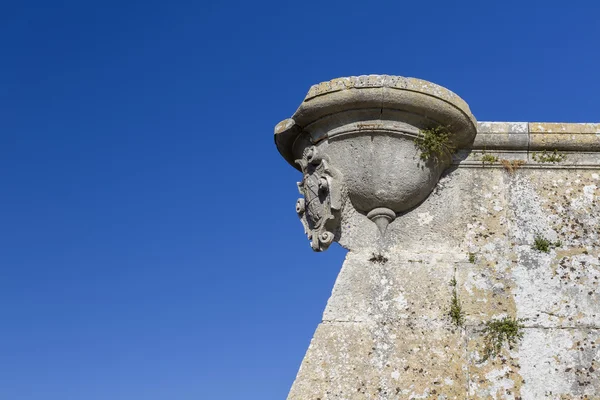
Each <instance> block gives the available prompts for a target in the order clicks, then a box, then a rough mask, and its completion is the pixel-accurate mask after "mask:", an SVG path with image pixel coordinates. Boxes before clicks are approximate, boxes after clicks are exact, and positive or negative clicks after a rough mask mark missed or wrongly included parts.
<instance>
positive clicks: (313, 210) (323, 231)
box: [296, 146, 342, 251]
mask: <svg viewBox="0 0 600 400" xmlns="http://www.w3.org/2000/svg"><path fill="white" fill-rule="evenodd" d="M296 163H297V164H298V165H299V166H300V168H301V169H302V174H303V178H302V181H301V182H298V190H299V191H300V194H302V195H303V196H304V198H300V199H298V200H297V201H296V213H298V217H300V221H302V225H304V232H305V233H306V235H307V236H308V239H309V240H310V241H311V243H310V246H311V247H312V249H313V250H315V251H323V250H326V249H327V248H328V247H329V245H330V244H331V243H333V239H334V236H335V235H334V231H335V230H336V228H337V226H338V225H339V215H340V210H341V207H342V193H341V188H340V187H339V186H340V184H339V183H340V182H341V176H340V173H339V172H337V171H335V169H334V168H331V167H330V166H329V165H328V160H327V159H326V156H322V155H320V154H319V151H318V150H317V148H316V147H314V146H311V147H308V148H306V149H305V150H304V153H303V155H302V158H301V159H299V160H296Z"/></svg>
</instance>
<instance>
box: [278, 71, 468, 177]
mask: <svg viewBox="0 0 600 400" xmlns="http://www.w3.org/2000/svg"><path fill="white" fill-rule="evenodd" d="M385 89H390V90H392V91H393V92H386V91H385ZM400 92H413V93H415V96H418V95H422V96H430V97H431V98H432V100H433V101H437V102H441V103H440V104H444V103H445V104H446V107H448V106H449V107H450V108H451V109H452V108H453V109H455V110H456V111H457V112H458V113H459V114H462V115H463V117H464V118H465V119H464V120H463V121H465V123H466V125H463V127H466V128H467V130H468V131H471V133H470V134H467V136H472V137H470V138H469V140H470V141H472V140H473V139H474V137H475V135H476V134H477V120H476V119H475V117H474V116H473V114H472V113H471V110H470V108H469V105H468V104H467V103H466V102H465V101H464V100H463V99H462V98H461V97H460V96H458V95H457V94H456V93H454V92H452V91H451V90H449V89H447V88H445V87H443V86H440V85H437V84H435V83H432V82H429V81H426V80H422V79H418V78H410V77H403V76H396V75H360V76H349V77H341V78H335V79H332V80H330V81H325V82H321V83H317V84H315V85H312V86H311V88H310V89H309V91H308V93H307V95H306V96H305V98H304V100H303V101H302V103H301V104H300V106H299V107H298V109H297V110H296V112H295V113H294V114H293V116H292V118H288V119H286V120H283V121H281V122H279V123H278V124H277V125H276V126H275V132H274V133H275V135H274V139H275V144H276V146H277V149H278V150H279V153H280V154H281V155H282V156H283V158H284V159H286V161H288V163H290V164H291V165H292V166H293V167H294V168H296V169H297V168H298V167H297V166H296V165H295V163H294V156H293V154H292V147H293V144H294V142H295V141H296V139H297V138H298V137H299V135H300V134H301V133H302V132H303V130H304V128H305V127H307V126H308V125H310V124H312V123H313V122H314V121H316V120H319V119H320V118H322V117H324V116H326V115H328V114H329V113H332V112H333V113H336V112H339V111H343V109H344V108H346V107H349V109H363V108H377V107H381V108H382V109H383V108H386V109H387V108H390V107H388V106H389V105H392V104H394V103H395V100H397V98H396V99H394V97H395V96H397V95H394V93H398V94H400ZM384 93H388V94H389V95H391V96H390V98H389V99H388V98H386V96H385V94H384ZM400 96H402V95H400ZM393 108H394V107H391V109H393ZM467 121H468V122H467Z"/></svg>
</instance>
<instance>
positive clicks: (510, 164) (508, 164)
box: [500, 159, 525, 175]
mask: <svg viewBox="0 0 600 400" xmlns="http://www.w3.org/2000/svg"><path fill="white" fill-rule="evenodd" d="M500 163H501V164H502V166H503V167H504V169H505V170H506V171H507V172H508V173H509V174H511V175H512V174H514V173H515V171H516V170H518V169H519V168H521V166H522V165H523V164H525V161H523V160H506V159H502V160H500Z"/></svg>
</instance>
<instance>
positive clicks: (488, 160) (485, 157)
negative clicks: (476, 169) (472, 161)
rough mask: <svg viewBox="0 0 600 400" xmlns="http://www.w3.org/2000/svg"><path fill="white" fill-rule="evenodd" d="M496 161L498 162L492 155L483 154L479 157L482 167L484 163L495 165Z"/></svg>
mask: <svg viewBox="0 0 600 400" xmlns="http://www.w3.org/2000/svg"><path fill="white" fill-rule="evenodd" d="M497 161H498V157H496V156H495V155H493V154H486V153H484V154H483V155H482V156H481V162H482V164H483V165H485V163H488V164H492V163H495V162H497Z"/></svg>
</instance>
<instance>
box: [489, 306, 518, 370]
mask: <svg viewBox="0 0 600 400" xmlns="http://www.w3.org/2000/svg"><path fill="white" fill-rule="evenodd" d="M523 321H525V319H522V318H520V319H516V318H511V317H504V318H502V319H499V320H492V321H487V322H486V323H485V327H484V328H483V330H482V331H481V333H483V342H484V349H483V359H482V360H481V362H484V361H486V360H488V359H489V358H495V357H496V356H497V355H499V354H500V352H501V351H502V347H503V346H504V344H507V345H508V348H509V350H512V349H513V347H514V346H515V344H517V342H518V341H519V340H520V339H522V338H523V328H524V326H523V324H522V323H523Z"/></svg>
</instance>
